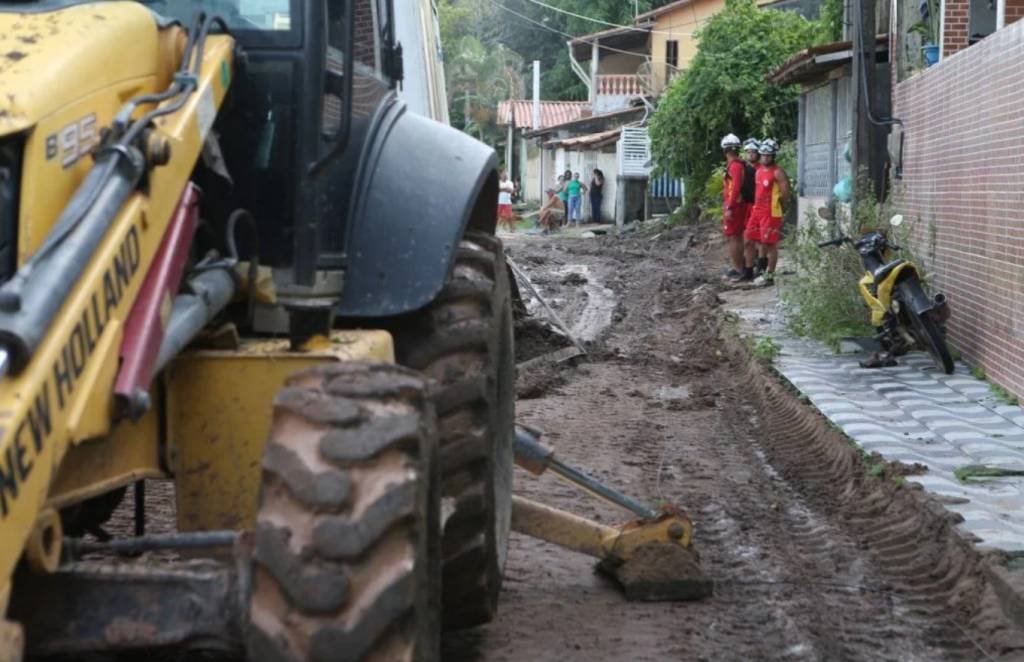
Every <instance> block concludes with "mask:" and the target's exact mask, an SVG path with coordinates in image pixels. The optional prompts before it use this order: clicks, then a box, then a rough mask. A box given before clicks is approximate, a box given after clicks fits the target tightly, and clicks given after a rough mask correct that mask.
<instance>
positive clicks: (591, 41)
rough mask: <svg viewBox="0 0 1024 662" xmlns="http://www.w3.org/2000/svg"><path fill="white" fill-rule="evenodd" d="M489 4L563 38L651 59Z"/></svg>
mask: <svg viewBox="0 0 1024 662" xmlns="http://www.w3.org/2000/svg"><path fill="white" fill-rule="evenodd" d="M488 2H490V3H491V4H492V5H494V6H495V7H498V8H499V9H504V10H505V11H507V12H508V13H510V14H512V15H513V16H516V17H518V18H520V19H522V20H524V21H526V22H527V23H532V24H533V25H536V26H537V27H539V28H543V29H545V30H547V31H548V32H553V33H555V34H558V35H562V36H563V37H568V38H569V39H571V40H577V41H582V42H584V43H587V44H597V47H598V48H600V49H603V50H606V51H611V52H613V53H622V54H624V55H635V56H637V57H642V58H649V57H650V55H649V54H648V53H638V52H637V51H626V50H622V49H621V48H613V47H612V46H603V45H602V44H601V43H600V42H599V41H598V40H596V39H584V38H582V37H574V36H572V35H571V34H569V33H568V32H563V31H561V30H559V29H558V28H553V27H551V26H550V25H545V24H543V23H541V22H540V21H537V20H534V19H532V18H530V17H529V16H524V15H523V14H520V13H519V12H517V11H515V10H514V9H511V8H510V7H506V6H505V5H503V4H502V3H500V2H498V1H497V0H488Z"/></svg>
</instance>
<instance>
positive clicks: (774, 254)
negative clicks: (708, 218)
mask: <svg viewBox="0 0 1024 662" xmlns="http://www.w3.org/2000/svg"><path fill="white" fill-rule="evenodd" d="M758 151H759V152H760V153H761V167H760V168H759V169H758V171H757V178H756V180H755V184H756V190H755V192H754V209H753V212H752V214H751V217H750V224H752V225H755V226H756V227H757V233H758V238H757V241H758V242H759V243H760V244H761V245H762V246H763V247H764V254H765V256H766V257H767V258H768V264H767V266H766V267H765V270H764V273H762V274H761V275H760V276H758V277H757V279H756V280H755V281H754V284H755V285H772V284H773V283H774V282H775V266H776V265H777V263H778V261H779V237H780V233H781V231H782V213H783V212H782V206H783V204H784V203H785V202H786V201H787V200H789V178H788V177H786V172H785V171H784V170H783V169H782V168H780V167H779V165H778V164H777V163H775V155H776V154H778V153H779V143H777V142H775V141H774V140H772V139H771V138H767V139H765V140H762V141H761V146H760V149H759V150H758Z"/></svg>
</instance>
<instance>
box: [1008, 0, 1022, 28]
mask: <svg viewBox="0 0 1024 662" xmlns="http://www.w3.org/2000/svg"><path fill="white" fill-rule="evenodd" d="M1004 18H1005V22H1006V25H1009V24H1010V23H1015V22H1017V21H1018V20H1019V19H1021V18H1024V0H1006V13H1005V14H1004Z"/></svg>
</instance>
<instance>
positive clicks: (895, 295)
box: [818, 215, 954, 375]
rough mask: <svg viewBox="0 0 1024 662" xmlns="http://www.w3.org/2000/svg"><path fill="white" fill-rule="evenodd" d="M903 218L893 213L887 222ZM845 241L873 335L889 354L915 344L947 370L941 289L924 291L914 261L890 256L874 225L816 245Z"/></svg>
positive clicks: (898, 353) (944, 302)
mask: <svg viewBox="0 0 1024 662" xmlns="http://www.w3.org/2000/svg"><path fill="white" fill-rule="evenodd" d="M902 222H903V217H902V216H898V215H897V216H894V217H893V218H892V220H891V221H890V225H892V226H894V227H896V226H899V225H900V224H901V223H902ZM843 244H850V245H851V246H853V247H854V249H856V251H857V253H859V254H860V260H861V264H863V265H864V269H865V273H864V276H863V277H862V278H861V279H860V282H859V283H858V288H859V290H860V295H861V297H862V298H863V299H864V302H865V303H866V304H867V306H868V309H869V310H870V311H871V325H872V326H874V327H876V328H877V329H878V334H877V336H876V337H877V338H878V340H879V342H880V343H881V345H882V349H883V350H884V351H885V352H886V353H887V354H889V355H890V356H901V355H903V354H906V353H907V352H909V351H910V350H912V349H914V348H915V347H920V348H921V349H924V350H925V351H927V352H928V354H930V355H931V357H932V361H934V362H935V366H936V367H937V368H939V369H940V370H942V371H943V372H944V373H946V374H947V375H948V374H952V372H953V369H954V366H953V357H952V356H951V355H950V352H949V347H947V346H946V340H945V337H944V333H943V325H944V323H945V322H946V320H948V319H949V315H950V310H949V304H948V302H947V300H946V296H945V295H944V294H941V293H937V294H935V295H934V296H933V297H928V295H926V294H925V292H924V288H923V287H922V286H921V277H920V275H919V273H918V269H917V266H915V265H914V264H913V263H912V262H909V261H907V260H904V259H902V258H893V253H894V252H896V251H899V250H901V249H900V247H899V246H897V245H896V244H894V243H892V242H891V241H889V240H888V238H886V236H885V234H884V233H882V232H878V231H870V232H865V233H864V234H863V235H861V237H860V238H859V239H857V240H854V239H851V238H850V237H837V238H836V239H833V240H831V241H823V242H821V243H819V244H818V246H819V247H821V248H825V247H827V246H840V245H843Z"/></svg>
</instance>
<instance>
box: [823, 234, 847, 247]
mask: <svg viewBox="0 0 1024 662" xmlns="http://www.w3.org/2000/svg"><path fill="white" fill-rule="evenodd" d="M845 241H847V238H846V237H837V238H835V239H832V240H830V241H819V242H818V248H828V247H829V246H839V245H840V244H842V243H843V242H845Z"/></svg>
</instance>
